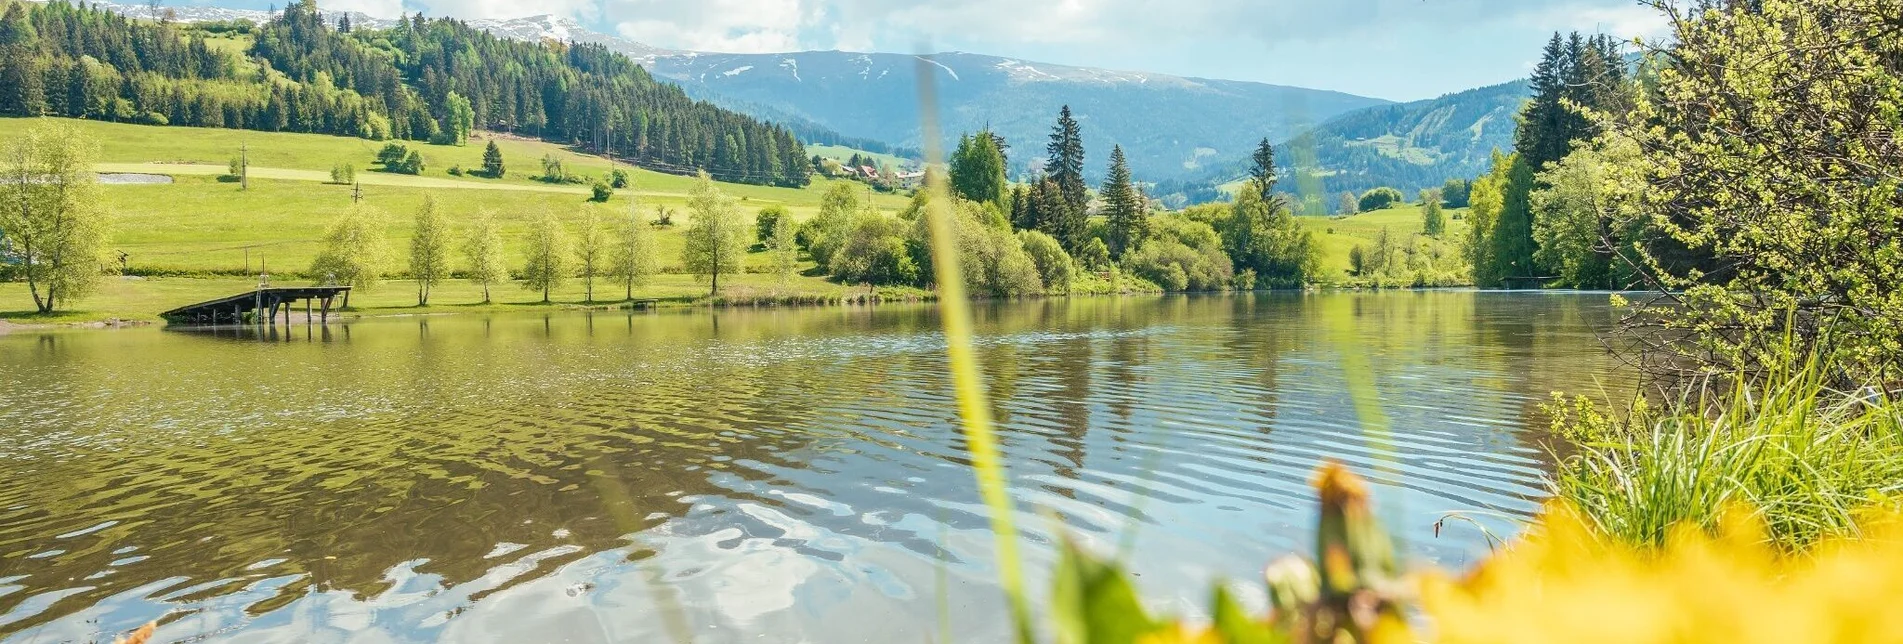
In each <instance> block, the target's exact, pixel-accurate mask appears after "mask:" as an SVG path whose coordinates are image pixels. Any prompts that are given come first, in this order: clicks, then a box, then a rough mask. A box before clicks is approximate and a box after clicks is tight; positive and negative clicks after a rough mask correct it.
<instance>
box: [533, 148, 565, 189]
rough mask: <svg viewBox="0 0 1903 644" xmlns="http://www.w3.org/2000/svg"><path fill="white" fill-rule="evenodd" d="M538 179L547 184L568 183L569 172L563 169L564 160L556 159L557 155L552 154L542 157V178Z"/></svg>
mask: <svg viewBox="0 0 1903 644" xmlns="http://www.w3.org/2000/svg"><path fill="white" fill-rule="evenodd" d="M536 179H538V180H541V181H543V182H546V183H567V182H568V170H567V169H566V168H564V167H562V160H561V159H558V158H555V153H553V152H550V153H548V154H545V155H542V176H539V177H536Z"/></svg>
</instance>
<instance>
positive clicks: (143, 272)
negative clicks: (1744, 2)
mask: <svg viewBox="0 0 1903 644" xmlns="http://www.w3.org/2000/svg"><path fill="white" fill-rule="evenodd" d="M36 121H37V119H21V118H0V138H5V137H11V136H17V135H18V134H19V133H20V132H22V131H23V130H24V129H26V128H27V127H30V126H32V125H33V124H34V123H35V122H36ZM69 122H71V123H73V124H74V125H76V126H78V127H79V128H80V129H81V130H82V131H83V132H85V133H86V134H87V135H88V136H89V137H92V138H94V139H95V140H97V141H98V142H99V143H100V148H101V149H100V156H99V159H100V161H101V164H100V168H99V169H100V170H102V171H108V172H141V173H154V174H165V175H168V176H171V177H172V180H173V183H170V184H140V185H105V186H102V187H101V190H102V191H103V197H104V199H105V206H106V208H107V210H108V211H109V212H110V213H111V216H112V219H113V228H114V234H113V236H112V243H111V244H110V245H109V246H108V248H109V249H111V251H112V252H113V253H114V254H116V253H117V252H124V253H125V254H126V258H127V268H128V271H127V272H128V273H131V274H132V275H133V277H128V278H112V279H110V280H108V283H107V284H106V285H105V287H104V288H102V289H101V292H100V293H99V294H98V295H96V296H95V297H93V298H89V299H87V300H84V301H82V302H81V303H80V305H79V306H80V309H81V310H79V311H74V312H71V313H68V314H64V315H61V316H59V317H58V318H55V320H56V321H59V320H96V319H105V318H120V319H152V318H154V317H155V316H156V315H157V313H158V312H159V311H163V310H166V309H169V308H172V307H175V306H179V305H182V304H186V303H189V302H191V301H194V300H198V299H209V298H212V297H216V296H220V295H229V294H230V293H233V292H240V291H242V290H244V289H246V288H248V287H250V286H252V285H254V284H255V283H256V277H255V275H256V274H257V273H258V272H260V271H261V270H262V271H268V272H270V273H272V274H274V275H278V276H279V277H278V278H277V279H278V280H279V281H280V282H288V283H303V282H304V281H305V280H303V279H302V278H301V277H298V276H297V275H298V274H299V273H301V272H303V271H304V270H306V269H307V268H308V267H309V266H310V263H311V259H312V258H313V257H314V256H315V255H316V254H317V252H318V251H319V250H320V248H321V244H320V242H319V240H320V238H321V237H322V235H323V234H324V230H325V228H326V227H327V226H328V225H329V224H330V222H331V221H332V220H333V219H334V218H336V217H337V215H338V214H340V213H342V212H343V211H344V210H345V209H348V208H350V207H351V203H352V202H351V195H352V191H353V190H352V187H351V186H344V185H332V184H329V183H328V181H327V180H328V175H329V169H330V167H331V166H332V165H334V164H337V163H341V162H350V161H354V162H355V163H356V164H357V165H358V166H359V167H367V166H369V165H370V161H371V160H372V159H373V158H374V157H375V154H376V147H377V146H378V145H379V144H375V143H372V142H368V141H364V140H361V139H356V138H350V137H340V136H325V135H317V134H289V133H263V132H246V131H238V130H224V129H210V128H188V127H159V126H149V125H127V124H118V123H102V122H97V121H78V120H69ZM485 136H486V135H485ZM241 144H242V145H244V146H245V147H246V148H247V149H248V156H249V158H250V160H251V163H252V166H251V173H252V179H251V181H250V189H249V190H240V189H239V186H238V184H237V183H233V182H227V181H221V180H220V179H219V177H218V176H217V175H219V174H223V172H224V168H225V162H226V161H227V160H229V159H230V158H232V157H233V156H236V155H237V154H238V150H239V146H240V145H241ZM416 145H418V146H419V147H418V149H420V150H422V152H423V154H424V155H425V156H426V157H427V158H429V159H430V165H431V168H430V169H429V170H427V171H426V172H425V173H424V174H423V175H421V176H409V175H397V174H384V173H377V172H367V171H360V173H359V177H360V178H361V179H363V183H364V186H363V188H362V190H363V198H364V203H366V204H369V205H370V206H372V207H374V208H376V209H378V210H380V211H381V212H382V213H383V214H384V227H383V228H384V231H385V239H386V241H387V243H388V246H389V249H390V251H391V253H392V257H391V258H390V262H389V263H388V264H387V266H388V268H389V269H390V271H391V272H400V271H401V268H402V265H403V261H404V260H403V255H402V253H403V250H404V249H405V248H407V246H406V245H407V243H408V239H409V235H410V226H411V219H410V218H411V215H412V213H414V211H415V210H416V208H417V206H418V205H419V204H421V203H422V200H423V197H424V196H425V195H430V196H433V197H434V198H435V199H437V201H438V203H439V206H440V207H441V208H442V209H443V210H444V212H446V213H447V214H448V216H449V218H450V221H451V224H452V228H454V229H455V230H456V233H457V234H458V235H460V234H461V232H462V231H463V230H464V227H465V226H466V225H467V221H468V220H469V219H470V218H471V217H473V216H474V215H475V214H476V213H477V212H479V211H481V210H485V209H486V210H489V211H490V212H492V213H494V215H495V216H496V218H497V220H498V221H499V222H500V223H501V226H502V229H503V233H504V235H503V236H504V244H505V246H506V248H507V250H506V252H505V256H506V257H507V261H508V262H509V264H510V265H511V266H512V267H515V268H519V265H520V264H521V263H522V262H523V257H522V251H521V247H522V242H521V240H522V238H523V236H524V235H525V234H526V232H527V230H528V225H529V222H530V221H532V220H533V219H534V218H535V217H537V216H538V215H539V214H540V213H541V212H543V211H544V210H550V211H553V212H555V213H557V214H559V215H564V216H566V217H569V218H571V220H572V218H573V217H578V216H580V214H581V213H582V212H583V211H584V210H595V211H598V212H599V213H600V214H601V215H602V216H603V217H604V218H609V219H612V220H615V221H619V220H623V219H625V218H626V217H628V216H630V208H632V209H633V211H634V213H637V214H638V215H639V216H640V217H641V218H642V220H643V221H653V220H654V219H655V217H656V214H655V209H656V208H666V209H668V210H670V211H672V212H673V213H674V215H673V216H674V221H675V222H676V225H675V226H674V227H672V228H657V229H656V231H657V234H656V241H657V246H658V253H657V255H658V257H659V258H660V260H661V265H662V270H663V272H664V274H663V275H659V276H657V277H656V279H655V280H654V282H653V283H652V284H651V285H649V286H648V287H645V288H643V289H641V290H640V291H639V294H640V295H641V296H643V297H669V298H684V297H691V296H696V295H704V294H705V292H706V285H704V284H699V283H696V282H695V281H694V279H693V277H692V276H690V275H686V274H681V273H680V270H681V269H680V262H679V257H680V247H681V244H682V237H681V229H682V228H683V227H684V225H685V224H686V222H687V220H688V217H689V215H688V214H687V212H686V210H687V209H686V192H687V190H688V188H689V186H690V184H691V182H692V181H693V179H691V178H689V177H681V176H674V175H667V174H660V173H656V172H650V171H647V170H635V171H633V172H632V180H633V185H634V189H633V190H621V191H617V193H616V194H615V195H614V197H612V198H611V199H610V200H609V201H608V202H607V203H605V204H597V203H592V202H589V201H588V196H589V195H588V194H587V190H586V189H585V188H582V187H579V186H551V185H549V184H544V183H541V182H537V181H534V180H531V179H529V178H528V177H527V175H528V174H529V173H528V171H527V167H525V166H529V165H536V164H535V162H534V161H533V160H539V159H541V158H542V157H543V156H544V155H554V156H555V157H557V158H560V159H562V160H563V163H564V164H565V165H566V166H567V167H568V170H569V171H570V172H581V173H584V174H588V175H592V176H599V175H601V174H604V173H606V172H607V170H608V167H609V166H608V161H607V160H606V159H604V158H601V157H595V156H590V155H585V154H579V153H576V152H573V151H571V150H568V149H565V148H561V147H558V146H554V145H550V144H548V143H544V142H540V141H528V140H517V139H498V146H499V147H500V148H501V149H502V150H503V154H504V158H505V161H506V162H507V163H508V164H509V165H510V167H511V168H518V167H519V168H522V171H521V172H517V171H515V170H513V169H512V170H511V171H510V172H509V173H508V174H506V175H505V177H504V178H502V179H495V180H492V179H478V178H470V177H460V178H459V177H454V176H450V175H449V174H448V172H447V167H448V166H450V165H452V164H458V163H460V164H463V165H464V166H465V167H469V166H475V165H479V164H480V157H481V154H482V147H481V146H480V145H468V146H449V145H426V144H416ZM623 167H625V166H623ZM831 185H832V183H831V182H830V181H827V180H824V179H818V180H816V181H814V183H813V184H812V185H810V186H807V187H805V188H780V187H771V186H757V185H745V184H721V185H720V187H721V189H722V190H723V191H725V192H727V193H728V194H730V195H733V196H734V197H735V198H736V199H738V200H740V204H739V205H740V207H741V209H742V210H743V212H745V213H746V215H747V217H748V218H749V220H751V217H752V215H753V213H754V212H756V211H757V210H759V209H760V208H763V207H765V206H767V205H770V204H778V205H782V206H785V207H786V208H787V209H788V210H789V211H791V212H792V213H793V216H794V218H795V219H798V220H803V219H805V218H808V217H811V216H812V215H813V214H814V213H816V212H817V211H818V207H819V199H820V195H822V194H823V193H824V192H825V191H826V190H827V189H828V188H830V187H831ZM871 198H872V199H873V203H875V204H876V205H877V206H878V207H880V208H881V209H883V210H887V211H894V210H897V209H899V208H902V207H904V205H905V204H906V203H908V200H907V199H906V198H905V197H901V196H896V195H877V194H873V195H871ZM454 264H455V265H456V266H457V267H459V268H460V266H461V265H462V262H461V258H460V256H459V257H457V260H456V261H455V262H454ZM749 266H750V270H753V271H756V273H755V274H751V275H745V276H742V277H741V278H739V279H737V280H735V281H734V282H732V283H733V284H734V285H735V286H736V287H737V288H734V289H729V290H728V292H729V294H730V297H740V298H747V297H753V296H767V295H775V296H778V295H788V296H794V297H801V298H813V299H837V298H839V297H842V296H843V295H845V294H847V293H852V292H863V291H864V290H863V289H858V290H857V291H855V290H854V289H852V288H851V287H847V286H841V285H838V284H833V283H831V282H828V281H826V280H824V279H821V278H818V277H805V276H801V277H797V278H795V280H794V282H793V283H792V284H789V285H788V286H787V287H786V288H784V289H783V288H781V287H779V286H778V284H777V283H776V282H775V281H774V278H773V277H772V276H769V275H765V274H763V273H764V272H765V271H766V270H767V260H766V258H765V255H764V254H755V255H753V256H751V257H750V258H749ZM241 276H244V277H241ZM569 282H570V283H569V284H568V285H567V286H566V287H565V288H563V289H561V290H559V291H558V292H557V299H558V300H562V301H569V302H576V301H580V300H582V299H583V298H582V295H581V288H582V284H581V281H580V280H579V279H572V280H570V281H569ZM726 283H727V282H726V280H723V284H726ZM596 290H597V299H602V300H615V299H619V298H620V295H621V291H620V290H619V289H616V288H613V287H611V286H609V285H608V284H607V283H606V281H605V280H603V281H601V282H599V283H597V285H596ZM882 290H887V291H893V289H882ZM898 291H904V289H898ZM360 295H362V297H360V298H358V299H356V300H354V301H353V304H355V305H358V306H359V308H363V307H370V308H385V307H388V308H403V307H410V306H412V305H414V304H415V295H414V289H413V287H412V286H409V285H407V284H405V283H401V282H398V283H390V284H385V285H383V286H381V287H379V288H377V289H374V290H373V291H370V292H367V293H363V294H360ZM496 295H497V301H498V302H501V303H504V304H511V305H528V304H532V303H533V302H535V301H539V300H540V294H539V293H529V292H527V291H523V290H521V289H518V288H515V287H512V286H507V285H504V286H502V287H500V288H499V289H498V290H496ZM917 295H919V293H917V292H916V291H906V292H903V293H901V294H900V295H899V296H917ZM479 300H480V296H479V294H478V293H477V291H475V290H474V287H472V286H470V285H468V284H467V283H465V282H461V281H460V280H457V281H455V283H453V284H450V285H449V286H447V287H446V288H444V289H442V290H440V291H439V293H438V295H437V296H435V297H433V298H432V306H434V307H437V308H441V307H442V306H449V307H456V306H468V305H470V304H472V303H474V302H477V301H479ZM438 303H440V306H438ZM30 309H31V304H30V300H29V299H28V296H27V292H26V285H25V284H21V283H0V317H25V312H26V311H29V310H30Z"/></svg>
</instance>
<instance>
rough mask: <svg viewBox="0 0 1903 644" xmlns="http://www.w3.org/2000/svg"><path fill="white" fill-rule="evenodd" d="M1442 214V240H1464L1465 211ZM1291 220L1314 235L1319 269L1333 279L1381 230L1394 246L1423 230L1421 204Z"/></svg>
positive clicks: (1342, 274)
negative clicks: (1354, 252)
mask: <svg viewBox="0 0 1903 644" xmlns="http://www.w3.org/2000/svg"><path fill="white" fill-rule="evenodd" d="M1446 212H1447V234H1446V235H1444V236H1442V239H1445V240H1449V241H1459V240H1464V239H1466V238H1467V209H1466V208H1450V209H1448V210H1447V211H1446ZM1295 220H1296V221H1298V222H1301V224H1302V227H1304V228H1307V229H1308V230H1310V231H1313V232H1314V233H1315V238H1316V239H1317V240H1319V241H1320V242H1321V245H1322V266H1323V268H1324V269H1325V270H1326V275H1327V276H1330V277H1335V278H1337V279H1345V278H1346V277H1347V274H1348V253H1349V251H1352V250H1354V248H1355V246H1365V247H1370V248H1372V247H1373V246H1374V238H1375V236H1377V235H1379V234H1380V232H1381V229H1382V228H1386V229H1387V230H1388V235H1389V237H1390V238H1392V239H1394V241H1395V242H1396V243H1397V244H1400V243H1405V242H1406V241H1407V240H1408V239H1411V238H1412V237H1413V236H1414V235H1418V234H1420V233H1421V230H1422V228H1423V226H1422V224H1421V204H1402V205H1398V206H1395V207H1393V208H1387V209H1384V210H1375V211H1372V212H1364V213H1361V214H1357V215H1349V216H1347V217H1296V218H1295Z"/></svg>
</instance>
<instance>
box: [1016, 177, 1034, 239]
mask: <svg viewBox="0 0 1903 644" xmlns="http://www.w3.org/2000/svg"><path fill="white" fill-rule="evenodd" d="M1010 219H1011V227H1012V228H1013V229H1016V230H1034V229H1036V228H1037V214H1036V213H1034V212H1031V191H1030V190H1028V189H1026V188H1025V187H1024V186H1022V185H1020V186H1017V187H1015V188H1012V189H1011V212H1010Z"/></svg>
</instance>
